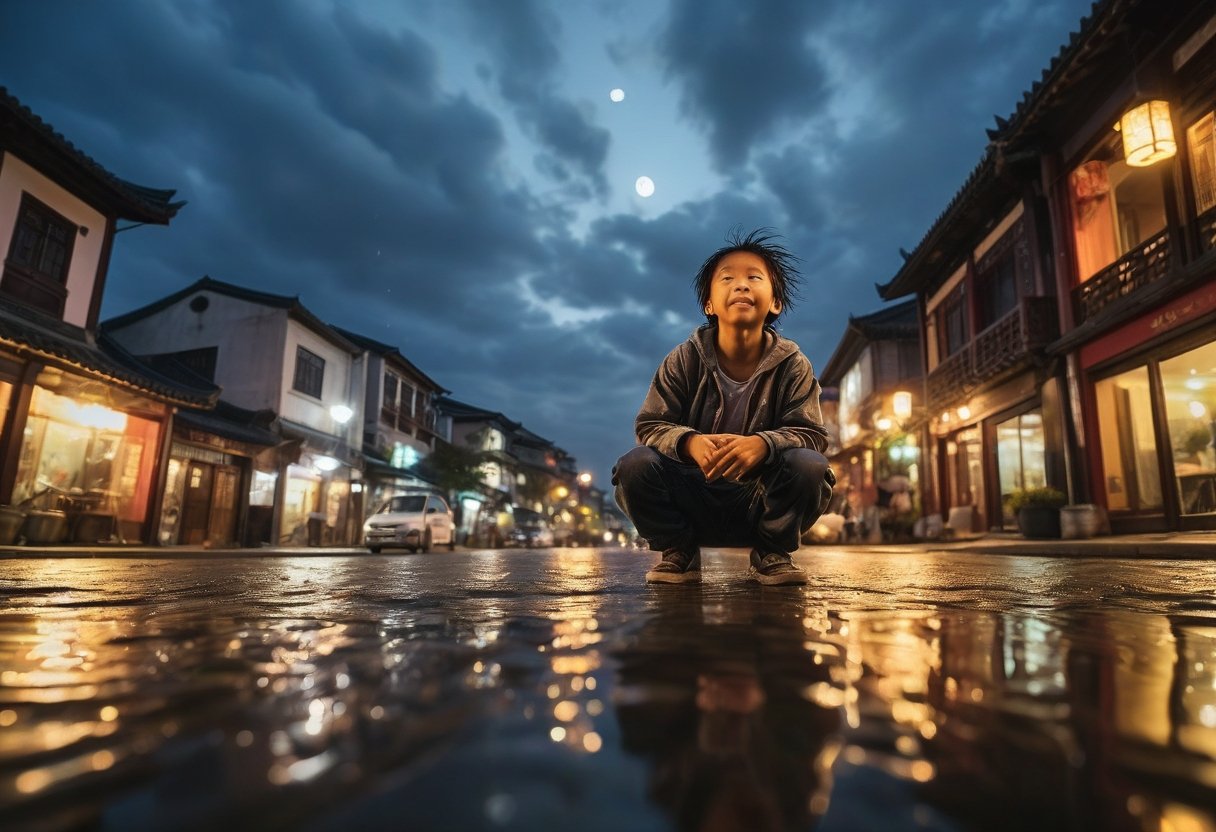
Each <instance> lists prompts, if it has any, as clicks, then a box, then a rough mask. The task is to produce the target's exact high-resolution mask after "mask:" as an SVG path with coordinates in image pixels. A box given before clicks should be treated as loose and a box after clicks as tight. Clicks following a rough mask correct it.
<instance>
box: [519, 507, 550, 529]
mask: <svg viewBox="0 0 1216 832" xmlns="http://www.w3.org/2000/svg"><path fill="white" fill-rule="evenodd" d="M514 513H515V525H516V526H521V527H528V528H533V529H536V528H541V527H543V526H544V525H545V516H544V515H543V514H540V513H539V512H535V511H533V510H532V509H530V508H520V507H519V506H516V507H515V509H514Z"/></svg>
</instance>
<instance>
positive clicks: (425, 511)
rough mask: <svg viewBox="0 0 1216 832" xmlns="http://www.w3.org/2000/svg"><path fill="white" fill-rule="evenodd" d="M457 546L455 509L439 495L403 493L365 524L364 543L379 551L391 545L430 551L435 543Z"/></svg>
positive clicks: (372, 549)
mask: <svg viewBox="0 0 1216 832" xmlns="http://www.w3.org/2000/svg"><path fill="white" fill-rule="evenodd" d="M438 544H447V547H448V548H449V549H455V548H456V530H455V527H454V524H453V523H452V510H451V509H450V508H448V504H447V502H446V501H445V500H444V499H443V498H442V497H439V496H437V495H435V494H401V495H398V496H396V497H392V498H390V499H388V500H386V501H385V502H384V504H383V505H382V506H380V508H379V510H377V511H376V513H375V514H373V515H372V516H371V517H369V518H367V522H366V523H364V524H363V545H364V546H366V547H367V548H368V550H369V551H371V553H372V554H377V553H379V551H380V550H381V549H387V548H390V547H397V548H404V549H409V550H410V551H411V552H429V551H430V549H431V546H432V545H438Z"/></svg>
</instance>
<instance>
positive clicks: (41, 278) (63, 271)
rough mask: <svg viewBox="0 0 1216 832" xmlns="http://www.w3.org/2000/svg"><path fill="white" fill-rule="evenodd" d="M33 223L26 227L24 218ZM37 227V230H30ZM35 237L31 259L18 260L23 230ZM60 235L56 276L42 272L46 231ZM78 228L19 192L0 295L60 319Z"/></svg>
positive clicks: (40, 203) (47, 207) (27, 194)
mask: <svg viewBox="0 0 1216 832" xmlns="http://www.w3.org/2000/svg"><path fill="white" fill-rule="evenodd" d="M31 218H32V219H34V220H35V223H33V224H27V223H26V220H27V219H31ZM34 226H38V227H34ZM31 227H32V233H33V234H34V236H35V237H36V238H37V239H36V241H35V244H34V246H33V256H32V258H30V260H29V262H23V261H21V260H19V259H18V254H19V246H20V245H21V243H22V241H23V239H27V237H26V236H25V235H23V233H22V232H23V229H25V228H31ZM52 230H58V231H59V232H61V233H62V237H63V239H62V248H63V254H62V260H61V262H60V263H59V264H58V272H59V273H58V274H56V273H54V272H50V271H46V270H45V268H44V266H45V265H46V264H45V260H46V256H47V244H48V240H49V238H50V233H49V232H50V231H52ZM79 232H80V226H79V225H77V224H76V223H74V222H72V221H71V220H69V219H68V218H67V217H65V216H64V215H63V214H60V213H59V212H58V211H56V210H55V209H54V208H51V207H50V206H49V205H47V204H46V203H45V202H43V201H42V200H40V199H38V198H37V197H35V196H34V195H33V194H31V193H29V192H28V191H22V192H21V202H20V204H19V206H18V208H17V218H16V221H15V222H14V223H13V236H12V239H11V240H9V248H8V253H7V255H6V257H5V260H4V274H3V278H2V279H0V292H2V293H3V294H6V295H9V296H10V297H15V298H17V299H18V300H21V301H22V302H24V303H26V304H27V305H29V306H32V307H34V308H35V309H40V310H42V311H44V312H49V313H51V314H53V315H55V316H56V317H62V316H63V309H64V306H65V304H66V302H67V295H68V292H67V284H68V278H69V276H70V274H71V270H72V255H73V254H74V253H75V250H76V236H77V234H79Z"/></svg>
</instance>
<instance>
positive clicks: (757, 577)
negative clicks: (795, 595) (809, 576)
mask: <svg viewBox="0 0 1216 832" xmlns="http://www.w3.org/2000/svg"><path fill="white" fill-rule="evenodd" d="M747 579H748V580H749V581H755V582H756V583H759V584H764V585H765V586H806V576H805V575H762V574H760V573H759V572H756V571H755V570H753V571H751V572H749V573H748V574H747Z"/></svg>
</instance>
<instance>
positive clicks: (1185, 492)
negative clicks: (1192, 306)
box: [1161, 342, 1216, 514]
mask: <svg viewBox="0 0 1216 832" xmlns="http://www.w3.org/2000/svg"><path fill="white" fill-rule="evenodd" d="M1161 384H1162V387H1163V388H1164V389H1165V417H1166V422H1167V424H1168V425H1169V436H1170V446H1171V447H1170V450H1171V452H1172V454H1173V458H1174V477H1175V480H1176V483H1175V485H1176V487H1177V489H1178V500H1179V506H1180V507H1181V511H1182V513H1183V514H1210V513H1212V512H1216V342H1213V343H1210V344H1204V345H1203V346H1202V347H1199V348H1198V349H1195V350H1191V351H1190V352H1187V353H1183V354H1182V355H1179V356H1177V357H1176V358H1171V359H1169V360H1168V361H1162V362H1161Z"/></svg>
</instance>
